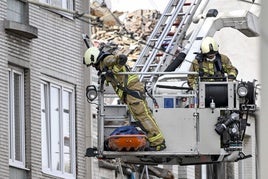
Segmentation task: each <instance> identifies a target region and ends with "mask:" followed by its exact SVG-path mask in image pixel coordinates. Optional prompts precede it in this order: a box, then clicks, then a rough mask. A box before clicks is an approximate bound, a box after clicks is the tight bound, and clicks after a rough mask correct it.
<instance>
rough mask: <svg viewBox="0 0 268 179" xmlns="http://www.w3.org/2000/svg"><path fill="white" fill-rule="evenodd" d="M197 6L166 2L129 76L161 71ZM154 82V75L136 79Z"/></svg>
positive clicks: (194, 0) (190, 1)
mask: <svg viewBox="0 0 268 179" xmlns="http://www.w3.org/2000/svg"><path fill="white" fill-rule="evenodd" d="M186 1H187V2H186ZM200 2H201V0H170V1H169V3H168V5H167V7H166V8H165V10H164V12H163V14H162V15H161V17H160V19H159V21H158V23H157V24H156V26H155V28H154V30H153V32H152V33H151V35H150V36H149V38H148V40H147V43H146V44H145V47H144V48H143V50H142V51H141V54H140V56H139V58H138V59H137V61H136V63H135V64H134V66H133V68H132V71H133V72H161V71H164V70H165V68H166V67H167V66H168V65H169V64H170V63H171V61H172V60H173V59H174V58H175V56H176V52H178V50H179V48H180V46H181V43H182V41H183V39H184V37H185V34H186V31H187V29H188V27H189V26H190V24H191V22H192V18H193V15H194V13H195V11H196V10H197V8H198V6H199V4H200ZM156 80H157V75H147V74H142V75H140V81H142V82H146V81H150V82H155V81H156Z"/></svg>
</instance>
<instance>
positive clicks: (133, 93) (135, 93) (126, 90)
mask: <svg viewBox="0 0 268 179" xmlns="http://www.w3.org/2000/svg"><path fill="white" fill-rule="evenodd" d="M106 76H108V77H109V78H110V79H111V80H112V81H113V83H114V84H116V87H117V88H118V89H120V90H122V91H123V100H124V102H125V98H126V95H127V94H128V95H131V96H133V97H134V98H138V99H141V100H144V99H145V93H143V92H141V91H138V90H131V89H129V88H127V82H128V75H126V77H125V79H124V86H122V85H121V84H120V83H119V81H118V80H117V79H116V78H115V76H114V74H113V72H112V71H111V70H107V71H106Z"/></svg>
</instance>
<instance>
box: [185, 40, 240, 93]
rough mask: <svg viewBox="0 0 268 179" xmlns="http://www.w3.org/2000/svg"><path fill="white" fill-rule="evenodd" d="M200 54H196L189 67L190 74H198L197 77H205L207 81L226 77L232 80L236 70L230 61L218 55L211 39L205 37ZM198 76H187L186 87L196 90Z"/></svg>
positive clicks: (217, 48)
mask: <svg viewBox="0 0 268 179" xmlns="http://www.w3.org/2000/svg"><path fill="white" fill-rule="evenodd" d="M200 50H201V53H200V54H197V55H196V57H195V59H194V61H193V62H192V65H191V67H190V71H191V72H198V74H199V77H205V78H206V79H207V80H210V81H211V80H214V81H215V80H217V79H219V80H220V79H221V80H222V79H223V78H224V77H226V75H227V77H228V79H231V80H234V79H236V76H237V74H238V70H237V69H236V68H235V67H234V66H233V65H232V63H231V61H230V59H229V58H228V57H227V56H226V55H224V54H220V53H219V47H218V44H217V43H216V41H215V40H214V39H213V38H212V37H205V38H204V39H203V40H202V43H201V47H200ZM197 83H198V76H197V75H192V74H191V75H190V74H189V75H188V85H189V87H192V88H193V89H196V88H197Z"/></svg>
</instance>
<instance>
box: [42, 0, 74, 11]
mask: <svg viewBox="0 0 268 179" xmlns="http://www.w3.org/2000/svg"><path fill="white" fill-rule="evenodd" d="M39 1H40V2H41V3H46V4H49V5H51V6H55V7H59V8H63V9H68V10H71V11H73V10H74V0H61V2H62V3H61V6H56V5H53V0H39Z"/></svg>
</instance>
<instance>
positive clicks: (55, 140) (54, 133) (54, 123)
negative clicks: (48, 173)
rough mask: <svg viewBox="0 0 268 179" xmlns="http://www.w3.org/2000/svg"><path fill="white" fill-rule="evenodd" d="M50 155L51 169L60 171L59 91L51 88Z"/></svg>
mask: <svg viewBox="0 0 268 179" xmlns="http://www.w3.org/2000/svg"><path fill="white" fill-rule="evenodd" d="M50 92H51V96H50V101H51V106H50V112H51V116H50V117H51V155H52V161H51V162H52V169H53V170H60V168H61V166H60V113H59V109H60V108H59V107H60V104H59V102H60V100H59V94H60V90H59V89H58V88H55V87H52V88H51V91H50Z"/></svg>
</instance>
